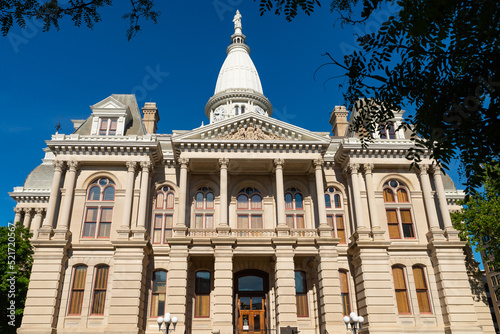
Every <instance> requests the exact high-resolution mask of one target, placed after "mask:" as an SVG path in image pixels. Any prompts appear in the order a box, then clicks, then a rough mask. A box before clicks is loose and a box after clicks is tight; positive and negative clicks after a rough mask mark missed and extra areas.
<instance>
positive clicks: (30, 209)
mask: <svg viewBox="0 0 500 334" xmlns="http://www.w3.org/2000/svg"><path fill="white" fill-rule="evenodd" d="M23 211H24V214H28V215H31V212H32V211H33V209H32V208H24V209H23Z"/></svg>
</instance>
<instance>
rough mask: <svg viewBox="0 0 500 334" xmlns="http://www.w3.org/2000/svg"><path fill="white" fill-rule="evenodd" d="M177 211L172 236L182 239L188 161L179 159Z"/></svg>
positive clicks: (184, 220)
mask: <svg viewBox="0 0 500 334" xmlns="http://www.w3.org/2000/svg"><path fill="white" fill-rule="evenodd" d="M179 164H180V176H179V210H177V220H176V223H175V226H174V236H176V237H184V236H185V235H186V231H187V227H186V200H187V187H188V184H187V176H188V167H189V159H186V158H179Z"/></svg>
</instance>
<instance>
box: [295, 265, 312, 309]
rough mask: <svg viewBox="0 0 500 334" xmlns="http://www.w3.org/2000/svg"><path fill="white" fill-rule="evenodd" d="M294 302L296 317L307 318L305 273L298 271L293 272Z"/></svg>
mask: <svg viewBox="0 0 500 334" xmlns="http://www.w3.org/2000/svg"><path fill="white" fill-rule="evenodd" d="M295 300H296V303H297V317H308V316H309V305H308V303H307V282H306V273H305V272H303V271H299V270H296V271H295Z"/></svg>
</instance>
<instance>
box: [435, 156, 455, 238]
mask: <svg viewBox="0 0 500 334" xmlns="http://www.w3.org/2000/svg"><path fill="white" fill-rule="evenodd" d="M434 184H435V186H436V192H437V195H438V200H439V209H440V210H441V217H442V219H443V225H444V229H445V231H446V236H447V237H448V239H449V240H459V238H458V232H457V231H456V230H455V229H454V228H453V225H452V223H451V217H450V211H449V210H448V203H447V202H446V193H445V191H444V186H443V178H442V177H441V168H440V167H439V166H434Z"/></svg>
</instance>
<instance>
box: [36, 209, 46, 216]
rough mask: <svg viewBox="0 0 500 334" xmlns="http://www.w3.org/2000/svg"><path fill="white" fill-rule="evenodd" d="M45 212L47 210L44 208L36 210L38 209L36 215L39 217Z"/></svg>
mask: <svg viewBox="0 0 500 334" xmlns="http://www.w3.org/2000/svg"><path fill="white" fill-rule="evenodd" d="M44 211H45V209H44V208H36V209H35V213H36V214H37V215H41V214H42V213H43V212H44Z"/></svg>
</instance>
